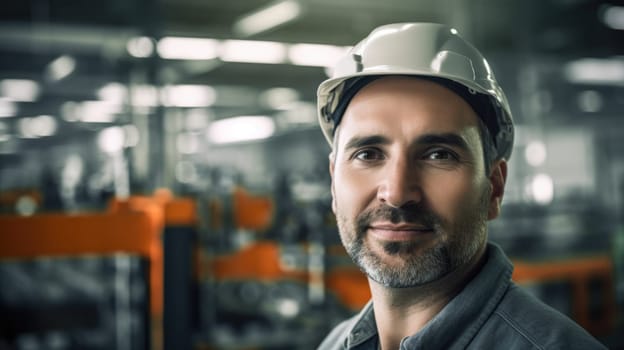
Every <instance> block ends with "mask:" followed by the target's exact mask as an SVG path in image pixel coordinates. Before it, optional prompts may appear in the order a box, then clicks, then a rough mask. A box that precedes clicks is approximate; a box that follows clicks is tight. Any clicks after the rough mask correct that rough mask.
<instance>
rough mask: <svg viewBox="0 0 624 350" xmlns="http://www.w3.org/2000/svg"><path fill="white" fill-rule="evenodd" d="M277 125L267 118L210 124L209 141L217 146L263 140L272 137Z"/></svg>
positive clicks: (249, 118)
mask: <svg viewBox="0 0 624 350" xmlns="http://www.w3.org/2000/svg"><path fill="white" fill-rule="evenodd" d="M274 132H275V123H274V122H273V119H272V118H271V117H267V116H240V117H233V118H228V119H221V120H217V121H215V122H212V123H211V124H210V127H209V128H208V139H209V140H210V141H211V142H213V143H217V144H223V143H232V142H241V141H251V140H261V139H266V138H268V137H271V136H272V135H273V133H274Z"/></svg>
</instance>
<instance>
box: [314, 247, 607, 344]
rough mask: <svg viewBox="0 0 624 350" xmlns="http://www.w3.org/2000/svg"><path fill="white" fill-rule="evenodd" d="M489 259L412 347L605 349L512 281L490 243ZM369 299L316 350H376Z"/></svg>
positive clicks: (408, 341) (506, 265)
mask: <svg viewBox="0 0 624 350" xmlns="http://www.w3.org/2000/svg"><path fill="white" fill-rule="evenodd" d="M487 256H488V257H487V262H486V263H485V265H484V266H483V268H482V269H481V271H480V272H479V274H477V276H475V277H474V279H473V280H472V281H470V282H469V283H468V284H467V285H466V286H465V287H464V289H463V290H462V291H461V292H460V293H459V294H458V295H457V296H455V298H453V299H452V300H451V301H450V302H449V303H448V304H447V305H446V306H445V307H444V308H443V309H442V311H440V313H438V314H437V315H436V316H435V317H434V318H433V319H432V320H431V321H429V322H428V323H427V325H426V326H425V327H424V328H423V329H422V330H420V331H419V332H418V333H416V334H414V335H412V336H409V337H406V338H404V339H403V340H402V341H401V347H400V349H401V350H408V349H409V350H412V349H429V350H430V349H579V350H581V349H582V350H588V349H606V348H605V347H604V346H603V345H602V344H601V343H599V342H598V341H597V340H596V339H594V338H593V337H592V336H591V335H589V334H588V333H587V332H586V331H585V330H584V329H583V328H581V327H580V326H578V325H577V324H575V323H574V322H573V321H571V320H570V319H569V318H567V317H566V316H564V315H563V314H561V313H559V312H558V311H556V310H554V309H552V308H550V307H549V306H547V305H546V304H544V303H542V302H541V301H539V300H538V299H537V298H535V297H533V296H532V295H530V294H528V293H527V292H525V291H524V290H523V289H522V288H520V287H518V286H517V285H516V284H515V283H513V282H512V281H511V273H512V271H513V265H512V264H511V262H510V261H509V259H507V257H506V256H505V254H504V253H503V251H502V250H501V249H500V248H499V247H498V246H496V245H494V244H492V243H489V244H488V249H487ZM378 347H379V340H378V337H377V326H376V323H375V315H374V312H373V306H372V302H369V303H368V304H367V305H366V306H365V307H364V308H363V309H362V311H361V312H360V313H359V314H358V315H356V316H354V317H352V318H350V319H349V320H346V321H344V322H342V323H341V324H339V325H338V326H337V327H336V328H334V329H333V330H332V332H331V333H330V334H329V335H328V336H327V337H326V338H325V340H324V341H323V342H322V343H321V345H320V346H319V347H318V349H319V350H338V349H345V350H346V349H354V350H355V349H357V350H367V349H370V350H377V349H378Z"/></svg>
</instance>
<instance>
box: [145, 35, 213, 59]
mask: <svg viewBox="0 0 624 350" xmlns="http://www.w3.org/2000/svg"><path fill="white" fill-rule="evenodd" d="M218 48H219V42H218V41H217V40H215V39H203V38H182V37H164V38H162V39H160V40H159V41H158V44H157V47H156V49H157V50H158V54H159V55H160V57H162V58H166V59H179V60H210V59H214V58H217V53H218Z"/></svg>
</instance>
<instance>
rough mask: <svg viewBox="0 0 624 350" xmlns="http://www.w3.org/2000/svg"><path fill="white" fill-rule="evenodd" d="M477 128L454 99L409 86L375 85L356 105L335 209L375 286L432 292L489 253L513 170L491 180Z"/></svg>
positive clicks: (336, 160)
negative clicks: (492, 227)
mask: <svg viewBox="0 0 624 350" xmlns="http://www.w3.org/2000/svg"><path fill="white" fill-rule="evenodd" d="M477 118H478V117H477V116H476V114H475V113H474V111H473V110H472V109H471V108H470V106H469V105H468V104H467V103H466V102H465V101H464V100H463V99H461V98H460V97H459V96H457V95H456V94H454V93H453V92H451V91H450V90H447V89H446V88H444V87H442V86H440V85H438V84H435V83H433V82H430V81H425V80H420V79H415V78H407V77H385V78H382V79H379V80H375V81H373V82H372V83H370V84H368V85H367V86H365V87H364V88H363V89H362V90H360V91H359V92H358V94H357V95H356V96H355V97H354V98H353V100H352V101H351V103H350V104H349V106H348V108H347V110H346V111H345V114H344V116H343V119H342V122H341V124H340V126H339V129H338V130H337V131H336V132H337V133H338V135H337V140H336V142H335V146H334V150H333V154H332V155H331V165H330V167H331V169H330V170H331V175H332V196H333V202H332V207H333V210H334V213H335V214H336V218H337V222H338V228H339V231H340V237H341V240H342V242H343V244H344V246H345V248H346V249H347V251H348V253H349V254H350V255H351V257H352V258H353V260H354V261H355V262H356V264H358V266H359V267H360V268H361V269H362V270H363V271H364V272H365V273H366V274H367V275H368V276H369V277H370V278H371V279H372V280H374V281H376V282H378V283H380V284H382V285H385V286H387V287H395V288H401V287H412V286H419V285H423V284H427V283H429V282H432V281H435V280H438V279H440V278H441V277H443V276H445V275H446V274H448V273H449V272H451V271H453V270H455V269H457V268H459V267H461V266H465V265H467V264H469V263H470V262H471V261H473V260H474V259H475V258H476V257H477V256H478V255H479V254H480V253H481V252H482V251H483V248H484V246H485V243H486V236H487V233H486V227H487V224H486V223H487V220H488V219H492V218H494V217H496V216H497V215H498V210H499V203H500V200H501V197H502V190H503V188H502V187H503V186H504V173H505V169H503V170H502V171H501V167H503V168H504V167H505V164H502V165H500V164H501V163H500V162H499V163H497V165H495V166H493V170H492V174H494V175H491V174H485V170H484V169H485V166H484V161H483V156H482V154H483V153H482V149H481V140H480V136H479V131H478V119H477ZM502 163H504V162H502Z"/></svg>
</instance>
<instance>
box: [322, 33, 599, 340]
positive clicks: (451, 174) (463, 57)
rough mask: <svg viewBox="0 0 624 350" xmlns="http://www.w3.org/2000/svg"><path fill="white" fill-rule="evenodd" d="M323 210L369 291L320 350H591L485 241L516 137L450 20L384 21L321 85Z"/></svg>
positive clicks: (485, 70)
mask: <svg viewBox="0 0 624 350" xmlns="http://www.w3.org/2000/svg"><path fill="white" fill-rule="evenodd" d="M318 107H319V121H320V124H321V128H322V130H323V133H324V135H325V137H326V138H327V140H328V141H329V143H330V145H331V146H332V152H331V154H330V172H331V177H332V187H331V192H332V198H333V200H332V208H333V211H334V213H335V214H336V219H337V222H338V228H339V231H340V237H341V240H342V243H343V244H344V246H345V248H346V250H347V252H348V253H349V255H350V256H351V257H352V259H353V260H354V261H355V263H356V264H357V265H358V266H359V267H360V268H361V269H362V271H364V272H365V273H366V275H367V277H368V280H369V285H370V289H371V293H372V300H371V302H370V303H369V304H368V305H367V306H365V307H364V309H363V310H362V311H361V312H360V313H359V314H358V315H356V316H355V317H353V318H351V319H350V320H347V321H345V322H343V323H341V324H339V325H338V326H337V327H336V328H335V329H334V330H333V331H332V332H331V333H330V334H329V335H328V336H327V338H326V339H325V340H324V341H323V343H322V344H321V345H320V347H319V349H383V350H389V349H466V348H468V349H599V348H604V347H603V346H602V345H601V344H600V343H599V342H597V341H596V340H595V339H594V338H592V337H591V336H590V335H589V334H588V333H587V332H585V331H584V330H583V329H582V328H581V327H579V326H578V325H576V324H575V323H573V322H572V321H571V320H569V319H568V318H566V317H565V316H563V315H562V314H560V313H558V312H557V311H555V310H553V309H551V308H549V307H548V306H546V305H544V304H543V303H541V302H540V301H538V300H537V299H535V298H534V297H532V296H530V295H529V294H527V293H526V292H524V291H522V290H521V289H520V288H519V287H517V286H516V285H515V284H514V283H513V282H512V281H511V273H512V269H513V267H512V265H511V263H510V262H509V260H508V259H507V258H506V257H505V255H504V253H503V252H502V251H501V250H500V248H499V247H497V246H496V245H493V244H490V243H487V221H488V220H492V219H494V218H496V217H497V216H498V214H499V212H500V205H501V201H502V198H503V193H504V186H505V180H506V177H507V162H506V160H507V159H508V158H509V156H510V154H511V148H512V145H513V135H514V129H513V122H512V117H511V112H510V109H509V105H508V103H507V100H506V98H505V95H504V94H503V91H502V90H501V89H500V87H499V86H498V84H497V82H496V80H495V77H494V75H493V74H492V71H491V69H490V68H489V66H488V63H487V61H486V60H485V59H484V58H483V57H482V56H481V54H480V53H479V52H478V51H477V50H476V49H475V48H474V47H473V46H471V45H470V44H469V43H467V42H466V41H464V40H463V39H462V38H461V37H459V36H458V34H457V31H455V30H454V29H449V28H446V27H444V26H442V25H438V24H429V23H403V24H393V25H387V26H382V27H380V28H377V29H376V30H374V31H373V32H372V33H371V34H370V35H369V36H368V37H367V38H366V39H364V40H363V41H361V42H360V43H359V44H357V45H356V46H355V47H354V48H353V49H352V50H351V52H350V53H349V54H348V55H347V56H346V57H345V58H343V59H342V60H341V61H340V62H339V63H338V64H337V65H336V67H335V69H334V72H333V76H332V78H330V79H328V80H326V81H325V82H323V83H322V84H321V85H320V87H319V90H318Z"/></svg>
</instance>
